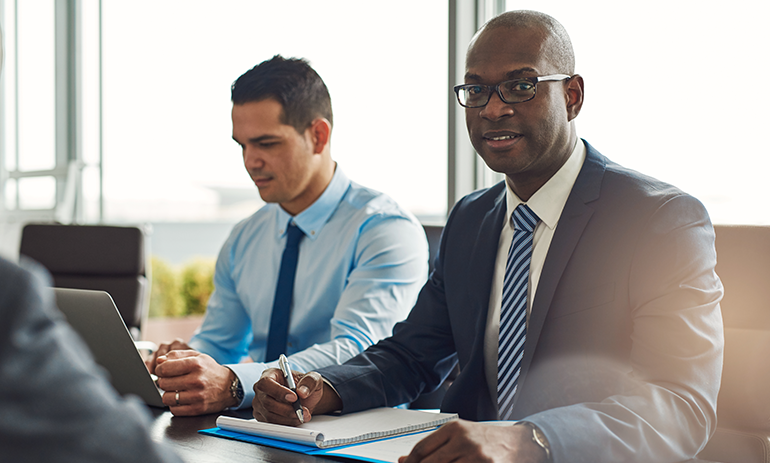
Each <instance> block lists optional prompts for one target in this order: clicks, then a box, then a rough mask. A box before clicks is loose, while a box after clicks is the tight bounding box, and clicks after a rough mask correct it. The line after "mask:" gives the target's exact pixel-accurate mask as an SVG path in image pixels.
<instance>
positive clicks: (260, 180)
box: [251, 177, 272, 188]
mask: <svg viewBox="0 0 770 463" xmlns="http://www.w3.org/2000/svg"><path fill="white" fill-rule="evenodd" d="M251 179H252V180H253V181H254V185H256V186H257V188H259V187H263V186H265V185H267V184H268V183H270V180H272V177H252V178H251Z"/></svg>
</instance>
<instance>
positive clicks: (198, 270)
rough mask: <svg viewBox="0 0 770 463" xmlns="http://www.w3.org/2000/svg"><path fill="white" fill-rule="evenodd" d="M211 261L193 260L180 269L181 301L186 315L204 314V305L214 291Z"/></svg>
mask: <svg viewBox="0 0 770 463" xmlns="http://www.w3.org/2000/svg"><path fill="white" fill-rule="evenodd" d="M214 265H215V262H214V260H213V259H202V258H199V259H195V260H193V261H191V262H188V263H187V264H185V266H184V268H183V269H182V275H181V280H182V287H181V294H182V300H183V301H184V305H185V314H186V315H200V314H204V313H206V304H208V302H209V297H211V293H212V292H213V291H214Z"/></svg>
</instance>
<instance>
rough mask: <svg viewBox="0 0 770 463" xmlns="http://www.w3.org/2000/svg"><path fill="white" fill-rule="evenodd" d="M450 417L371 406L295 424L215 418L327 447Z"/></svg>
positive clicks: (236, 427)
mask: <svg viewBox="0 0 770 463" xmlns="http://www.w3.org/2000/svg"><path fill="white" fill-rule="evenodd" d="M454 419H457V414H454V413H432V412H423V411H419V410H405V409H399V408H375V409H372V410H366V411H362V412H357V413H350V414H348V415H343V416H330V415H319V416H313V419H312V420H311V421H310V422H308V423H305V424H302V425H299V426H297V427H291V426H283V425H279V424H271V423H262V422H259V421H256V420H253V419H251V420H246V419H241V418H234V417H231V416H224V415H223V416H220V417H219V418H217V426H218V427H219V429H222V430H225V431H230V432H233V433H243V434H250V435H254V436H259V437H263V438H268V439H274V440H278V441H283V442H288V443H293V444H299V445H301V446H306V447H310V448H319V449H327V448H331V447H339V446H343V445H350V444H357V443H361V442H367V441H371V440H376V439H383V438H386V437H393V436H399V435H402V434H408V433H412V432H416V431H422V430H426V429H431V428H435V427H436V426H440V425H442V424H444V423H446V422H448V421H451V420H454ZM228 437H231V438H232V436H228ZM268 445H269V444H268ZM286 448H287V449H291V448H288V447H286Z"/></svg>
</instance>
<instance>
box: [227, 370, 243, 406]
mask: <svg viewBox="0 0 770 463" xmlns="http://www.w3.org/2000/svg"><path fill="white" fill-rule="evenodd" d="M230 394H232V395H233V399H235V400H236V405H240V404H241V402H243V387H242V386H241V380H240V379H238V376H236V377H235V379H234V380H233V382H232V383H230Z"/></svg>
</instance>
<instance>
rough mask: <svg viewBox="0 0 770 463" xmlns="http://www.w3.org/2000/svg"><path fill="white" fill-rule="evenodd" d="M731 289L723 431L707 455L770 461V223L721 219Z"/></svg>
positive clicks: (721, 265)
mask: <svg viewBox="0 0 770 463" xmlns="http://www.w3.org/2000/svg"><path fill="white" fill-rule="evenodd" d="M714 230H715V231H716V251H717V265H716V272H717V275H719V277H720V279H721V280H722V284H723V285H724V288H725V295H724V298H723V299H722V302H721V308H722V316H723V318H724V324H725V357H724V369H723V372H722V387H721V389H720V392H719V398H718V401H717V417H718V420H719V423H718V428H717V432H716V434H715V435H714V437H713V438H712V439H711V440H710V441H709V443H708V445H707V446H706V448H705V449H704V451H703V452H701V454H700V455H699V456H700V457H701V458H705V459H710V460H715V461H720V462H724V463H733V462H734V463H739V462H740V463H754V462H758V463H759V462H761V463H770V388H769V387H768V385H770V227H767V226H730V225H716V226H714Z"/></svg>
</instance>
